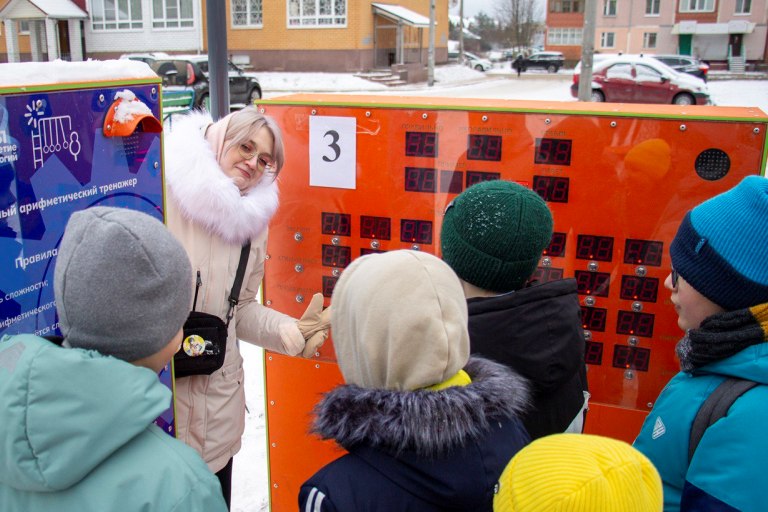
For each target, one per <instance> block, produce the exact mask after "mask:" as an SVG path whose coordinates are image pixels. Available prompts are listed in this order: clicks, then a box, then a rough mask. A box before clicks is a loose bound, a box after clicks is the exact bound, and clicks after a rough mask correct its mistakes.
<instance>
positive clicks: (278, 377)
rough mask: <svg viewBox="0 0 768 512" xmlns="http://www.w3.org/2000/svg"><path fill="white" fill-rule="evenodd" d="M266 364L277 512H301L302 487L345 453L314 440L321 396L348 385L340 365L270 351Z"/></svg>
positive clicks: (274, 501) (270, 460)
mask: <svg viewBox="0 0 768 512" xmlns="http://www.w3.org/2000/svg"><path fill="white" fill-rule="evenodd" d="M264 358H265V360H266V364H265V365H264V377H265V380H266V389H265V391H266V393H265V397H266V401H267V404H266V412H267V418H268V424H267V437H268V439H269V463H270V482H269V484H270V489H271V491H272V498H271V501H272V510H296V507H297V506H298V500H299V492H298V490H299V487H300V486H301V484H303V483H304V481H305V480H306V479H307V478H309V477H310V476H312V474H313V473H314V472H315V471H317V470H318V469H319V468H320V466H322V465H323V464H324V463H325V462H327V461H331V460H333V459H335V458H337V457H339V456H340V455H342V453H343V451H342V450H341V449H339V448H336V446H335V444H334V443H331V442H324V441H321V440H320V438H318V437H313V436H310V435H309V434H308V432H309V429H310V424H311V421H312V417H311V414H310V413H311V411H312V408H313V407H314V405H315V403H317V401H318V400H319V398H320V395H321V394H322V393H324V392H325V391H328V390H329V389H332V388H333V387H334V386H336V385H337V384H339V383H340V382H343V381H342V378H341V374H340V373H339V369H338V366H337V365H336V364H335V363H328V362H320V361H310V360H308V359H299V358H293V357H288V356H283V355H280V354H274V353H272V352H267V351H265V355H264Z"/></svg>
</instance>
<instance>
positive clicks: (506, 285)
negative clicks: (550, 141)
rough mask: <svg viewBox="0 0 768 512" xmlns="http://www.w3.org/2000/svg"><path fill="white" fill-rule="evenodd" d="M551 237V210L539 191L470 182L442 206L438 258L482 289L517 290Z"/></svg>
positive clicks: (534, 267) (503, 184) (501, 182)
mask: <svg viewBox="0 0 768 512" xmlns="http://www.w3.org/2000/svg"><path fill="white" fill-rule="evenodd" d="M551 239H552V214H551V213H550V211H549V208H548V207H547V204H546V203H545V202H544V200H543V199H542V198H541V197H539V195H538V194H537V193H536V192H534V191H532V190H530V189H528V188H526V187H523V186H522V185H518V184H517V183H512V182H509V181H485V182H482V183H478V184H476V185H473V186H471V187H469V188H468V189H467V190H465V191H464V192H463V193H461V194H460V195H459V196H458V197H456V199H454V200H453V201H452V202H451V204H449V205H448V208H446V210H445V219H443V229H442V234H441V235H440V245H441V248H442V251H443V260H445V262H446V263H448V264H449V265H450V266H451V267H452V268H453V270H454V272H456V274H458V276H459V277H460V278H461V279H463V280H464V281H466V282H468V283H471V284H473V285H475V286H477V287H480V288H483V289H484V290H490V291H494V292H499V293H504V292H508V291H511V290H519V289H520V288H522V287H523V286H525V283H526V281H528V279H529V278H530V277H531V275H533V272H534V271H535V270H536V264H537V263H538V261H539V258H541V253H542V252H543V251H544V249H545V248H546V247H547V245H549V242H550V240H551Z"/></svg>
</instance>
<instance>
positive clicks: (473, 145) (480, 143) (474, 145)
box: [467, 134, 501, 162]
mask: <svg viewBox="0 0 768 512" xmlns="http://www.w3.org/2000/svg"><path fill="white" fill-rule="evenodd" d="M467 160H489V161H492V162H498V161H500V160H501V136H499V135H477V134H470V135H469V137H468V139H467Z"/></svg>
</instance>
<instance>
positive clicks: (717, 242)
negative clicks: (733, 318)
mask: <svg viewBox="0 0 768 512" xmlns="http://www.w3.org/2000/svg"><path fill="white" fill-rule="evenodd" d="M669 251H670V254H671V256H672V266H673V267H674V268H675V270H676V271H677V272H678V273H679V274H680V275H681V276H682V277H683V279H685V280H686V281H687V282H688V283H689V284H690V285H691V286H692V287H693V288H695V289H696V290H697V291H698V292H699V293H701V294H702V295H704V296H705V297H706V298H708V299H709V300H711V301H712V302H714V303H715V304H717V305H718V306H720V307H722V308H725V309H726V310H728V311H734V310H737V309H742V308H747V307H751V306H755V305H757V304H762V303H765V302H768V179H765V178H763V177H761V176H748V177H746V178H744V179H743V180H742V181H741V183H739V184H738V185H736V186H735V187H734V188H732V189H731V190H728V191H727V192H723V193H722V194H720V195H717V196H715V197H713V198H712V199H709V200H707V201H704V202H703V203H701V204H700V205H698V206H696V207H695V208H694V209H693V210H691V211H689V212H688V213H687V214H686V216H685V218H684V219H683V222H682V224H680V227H679V228H678V230H677V235H675V238H674V240H672V244H671V245H670V247H669Z"/></svg>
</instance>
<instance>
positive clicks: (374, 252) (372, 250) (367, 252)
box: [360, 247, 387, 256]
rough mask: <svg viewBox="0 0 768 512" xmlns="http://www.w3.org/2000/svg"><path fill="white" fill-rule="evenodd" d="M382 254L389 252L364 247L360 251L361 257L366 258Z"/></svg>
mask: <svg viewBox="0 0 768 512" xmlns="http://www.w3.org/2000/svg"><path fill="white" fill-rule="evenodd" d="M382 252H387V251H382V250H381V249H367V248H365V247H364V248H362V249H360V256H365V255H366V254H381V253H382Z"/></svg>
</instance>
